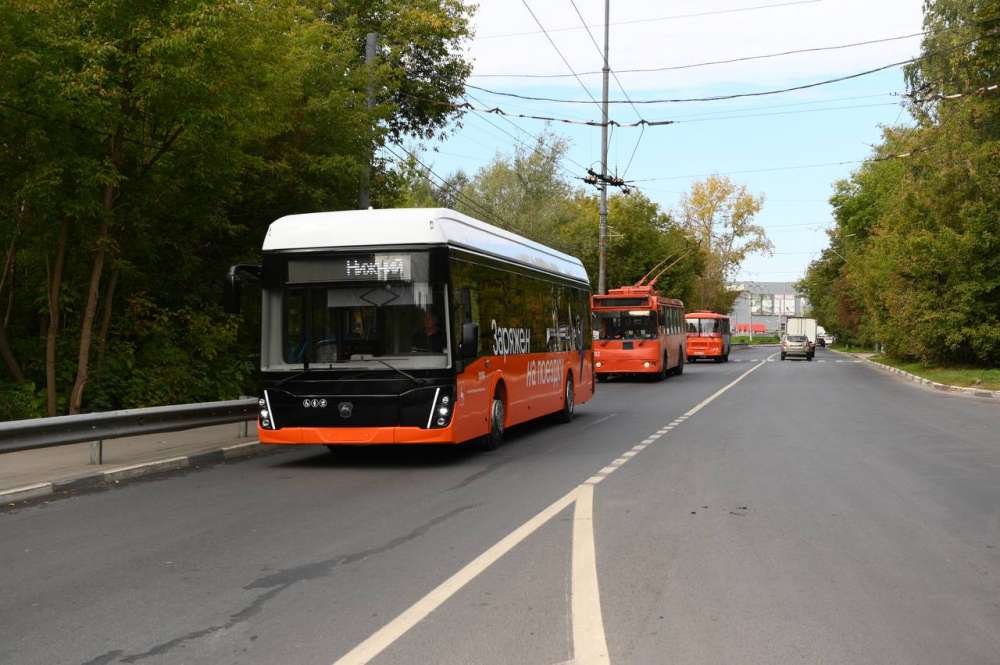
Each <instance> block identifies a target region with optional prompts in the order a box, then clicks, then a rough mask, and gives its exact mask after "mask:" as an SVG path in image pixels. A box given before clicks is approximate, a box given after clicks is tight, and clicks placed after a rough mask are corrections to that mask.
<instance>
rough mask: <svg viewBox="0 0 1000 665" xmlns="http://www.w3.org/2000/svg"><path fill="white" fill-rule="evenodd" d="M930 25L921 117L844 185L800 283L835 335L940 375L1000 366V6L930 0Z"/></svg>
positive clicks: (922, 63)
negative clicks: (823, 242) (824, 241)
mask: <svg viewBox="0 0 1000 665" xmlns="http://www.w3.org/2000/svg"><path fill="white" fill-rule="evenodd" d="M924 29H925V30H926V31H927V34H926V36H925V37H924V41H923V45H922V53H921V57H920V58H919V59H918V60H917V61H916V62H914V63H913V64H911V65H909V66H908V67H907V69H906V78H907V81H908V88H909V95H910V96H909V109H910V111H911V113H912V115H913V117H914V118H915V119H916V123H915V125H914V126H912V127H888V128H886V129H885V130H884V135H883V140H882V142H881V144H879V145H877V146H876V147H875V149H874V152H873V154H872V156H871V159H870V160H869V161H867V162H866V163H865V164H864V165H863V166H862V167H861V168H859V169H858V170H857V171H856V172H855V173H854V174H853V175H852V176H851V178H849V179H848V180H844V181H841V182H838V183H836V186H835V191H834V194H833V196H832V197H831V199H830V200H831V203H832V205H833V208H834V217H835V221H836V226H835V227H834V228H833V229H832V230H831V231H830V245H829V248H828V249H827V250H825V251H824V252H823V254H822V256H821V257H820V258H819V259H818V260H816V261H815V262H814V263H813V264H812V265H811V266H810V268H809V270H808V273H807V275H806V277H805V279H804V280H803V281H802V282H801V284H800V286H801V288H802V290H803V291H804V292H805V293H806V294H807V295H808V297H809V299H810V301H811V303H812V306H813V308H814V313H815V315H816V317H817V318H818V319H819V320H820V321H821V322H822V323H823V325H824V326H825V327H826V329H827V330H828V331H829V332H831V333H833V334H835V335H836V336H837V337H838V340H839V341H840V342H841V343H843V344H846V345H848V346H861V347H873V346H874V345H876V344H880V345H882V346H883V347H884V349H885V351H886V356H887V358H888V359H890V360H891V361H892V362H894V363H920V364H921V365H920V366H921V367H926V368H945V369H941V370H940V371H939V370H937V369H928V370H926V371H929V372H935V373H936V374H935V376H945V374H941V373H939V372H947V371H952V370H951V368H991V367H992V368H996V367H998V366H1000V233H998V222H997V220H998V219H1000V169H998V168H997V164H998V157H1000V90H997V89H996V88H993V89H992V90H990V89H987V88H988V87H989V86H991V85H993V84H995V83H996V81H997V76H998V74H1000V1H998V0H990V1H987V2H968V1H967V0H929V1H928V2H927V3H926V4H925V19H924ZM954 371H956V372H958V374H956V375H955V378H956V380H963V381H964V380H965V379H962V377H963V376H965V374H964V373H965V372H967V371H968V372H970V374H968V376H970V377H971V376H973V374H972V373H975V372H979V371H981V370H979V369H968V370H966V369H956V370H954ZM918 373H919V372H918ZM986 376H987V378H988V377H989V373H988V372H987V374H986ZM977 378H981V377H977ZM984 380H985V379H984Z"/></svg>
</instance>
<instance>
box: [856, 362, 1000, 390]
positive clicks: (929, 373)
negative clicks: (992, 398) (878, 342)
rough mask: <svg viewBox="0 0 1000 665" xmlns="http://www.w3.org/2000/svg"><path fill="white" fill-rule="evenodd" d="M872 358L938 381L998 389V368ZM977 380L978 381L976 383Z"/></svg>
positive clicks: (999, 382)
mask: <svg viewBox="0 0 1000 665" xmlns="http://www.w3.org/2000/svg"><path fill="white" fill-rule="evenodd" d="M872 360H875V361H878V362H880V363H883V364H885V365H891V366H892V367H897V368H899V369H901V370H903V371H905V372H910V373H911V374H916V375H917V376H920V377H923V378H925V379H930V380H931V381H937V382H938V383H946V384H948V385H952V386H962V387H963V388H970V387H971V388H982V389H983V390H1000V368H986V367H962V366H956V367H935V366H927V365H923V364H921V363H917V362H906V361H902V360H896V359H894V358H890V357H888V356H873V357H872ZM977 381H978V383H977Z"/></svg>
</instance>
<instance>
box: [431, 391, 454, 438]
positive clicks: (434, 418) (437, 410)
mask: <svg viewBox="0 0 1000 665" xmlns="http://www.w3.org/2000/svg"><path fill="white" fill-rule="evenodd" d="M453 390H454V389H453V388H452V387H450V386H448V387H445V386H442V387H441V388H435V389H434V397H433V400H432V403H431V412H430V413H429V414H428V415H427V425H426V427H429V428H430V427H445V426H447V425H448V423H449V422H450V421H451V409H452V404H451V402H452V399H453V398H454V394H453V392H452V391H453Z"/></svg>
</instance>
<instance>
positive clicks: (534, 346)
mask: <svg viewBox="0 0 1000 665" xmlns="http://www.w3.org/2000/svg"><path fill="white" fill-rule="evenodd" d="M242 273H249V274H252V275H254V276H257V277H259V278H260V279H261V282H262V287H263V305H262V313H261V316H262V319H263V321H262V328H261V330H262V341H261V371H262V378H263V385H264V394H263V396H262V397H261V398H260V418H259V421H258V430H259V434H260V441H261V443H265V444H296V445H298V444H324V445H328V446H338V445H365V444H411V443H413V444H422V443H441V444H455V443H462V442H466V441H473V440H479V441H481V442H482V444H483V445H484V446H485V447H493V446H495V445H497V444H498V443H499V442H500V440H501V439H502V437H503V433H504V430H505V429H507V428H508V427H510V426H512V425H516V424H518V423H522V422H524V421H527V420H531V419H533V418H537V417H539V416H544V415H548V414H557V416H558V417H559V419H561V420H569V419H570V418H572V416H573V411H574V408H575V407H576V405H577V404H580V403H583V402H586V401H587V400H589V399H590V398H591V396H592V395H593V393H594V368H593V356H592V350H591V346H592V341H591V336H590V334H589V321H590V283H589V281H588V279H587V273H586V270H585V269H584V267H583V265H582V263H581V262H580V261H579V260H578V259H576V258H574V257H572V256H568V255H566V254H563V253H561V252H558V251H556V250H554V249H550V248H548V247H545V246H544V245H540V244H538V243H536V242H532V241H531V240H528V239H527V238H523V237H521V236H519V235H516V234H514V233H510V232H509V231H505V230H503V229H500V228H497V227H495V226H491V225H489V224H486V223H484V222H481V221H479V220H476V219H473V218H471V217H468V216H466V215H463V214H461V213H458V212H455V211H452V210H446V209H389V210H358V211H345V212H328V213H315V214H304V215H291V216H287V217H282V218H281V219H279V220H277V221H276V222H274V223H273V224H271V226H270V228H269V229H268V232H267V236H266V238H265V240H264V247H263V261H262V265H260V266H246V265H239V266H233V267H232V268H230V271H229V278H228V280H227V310H228V311H231V312H233V311H238V303H239V288H238V287H239V282H240V276H241V274H242ZM585 333H586V334H585Z"/></svg>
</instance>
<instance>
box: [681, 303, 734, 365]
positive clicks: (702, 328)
mask: <svg viewBox="0 0 1000 665" xmlns="http://www.w3.org/2000/svg"><path fill="white" fill-rule="evenodd" d="M685 318H686V320H687V361H688V362H689V363H692V362H694V361H695V360H698V359H699V358H710V359H712V360H714V361H715V362H717V363H725V362H729V346H730V329H729V317H728V316H726V315H725V314H718V313H717V312H709V311H707V310H698V311H695V312H690V313H689V314H688V315H687V316H686V317H685Z"/></svg>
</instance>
